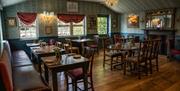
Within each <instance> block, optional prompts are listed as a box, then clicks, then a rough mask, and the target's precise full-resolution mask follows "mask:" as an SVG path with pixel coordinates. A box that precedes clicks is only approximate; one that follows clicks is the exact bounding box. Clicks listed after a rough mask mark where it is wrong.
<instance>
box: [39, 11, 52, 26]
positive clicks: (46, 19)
mask: <svg viewBox="0 0 180 91" xmlns="http://www.w3.org/2000/svg"><path fill="white" fill-rule="evenodd" d="M41 15H42V17H41V19H42V21H43V23H44V24H46V25H50V24H51V23H52V22H53V21H54V19H53V18H54V12H47V11H44V12H43V13H42V14H41Z"/></svg>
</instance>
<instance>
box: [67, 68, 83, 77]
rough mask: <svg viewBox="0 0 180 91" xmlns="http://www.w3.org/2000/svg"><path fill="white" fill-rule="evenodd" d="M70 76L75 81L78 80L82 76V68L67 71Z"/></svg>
mask: <svg viewBox="0 0 180 91" xmlns="http://www.w3.org/2000/svg"><path fill="white" fill-rule="evenodd" d="M68 73H69V74H70V76H72V77H73V78H75V79H80V78H81V77H82V76H83V70H82V68H76V69H73V70H70V71H68Z"/></svg>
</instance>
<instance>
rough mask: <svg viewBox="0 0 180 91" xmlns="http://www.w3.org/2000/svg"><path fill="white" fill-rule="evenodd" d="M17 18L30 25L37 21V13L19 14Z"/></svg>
mask: <svg viewBox="0 0 180 91" xmlns="http://www.w3.org/2000/svg"><path fill="white" fill-rule="evenodd" d="M17 16H18V17H19V19H20V21H22V22H23V23H24V24H25V25H30V24H32V23H33V22H34V21H35V20H36V17H37V13H28V12H18V13H17Z"/></svg>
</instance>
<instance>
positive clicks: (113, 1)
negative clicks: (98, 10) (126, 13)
mask: <svg viewBox="0 0 180 91" xmlns="http://www.w3.org/2000/svg"><path fill="white" fill-rule="evenodd" d="M105 3H106V4H107V5H108V6H113V5H115V4H117V3H118V0H106V1H105Z"/></svg>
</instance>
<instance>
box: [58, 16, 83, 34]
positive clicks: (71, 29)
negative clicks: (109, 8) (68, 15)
mask: <svg viewBox="0 0 180 91" xmlns="http://www.w3.org/2000/svg"><path fill="white" fill-rule="evenodd" d="M57 20H58V21H57V36H58V37H76V36H85V35H86V17H84V19H83V21H82V22H83V23H82V25H76V24H73V23H74V22H70V24H69V25H59V24H58V22H59V21H60V20H59V19H57ZM61 22H63V21H61ZM60 26H69V28H70V35H65V36H62V35H59V34H58V32H59V30H58V28H59V27H60ZM74 26H76V27H77V26H82V28H83V34H82V35H74V34H73V31H74V30H73V28H74Z"/></svg>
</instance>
